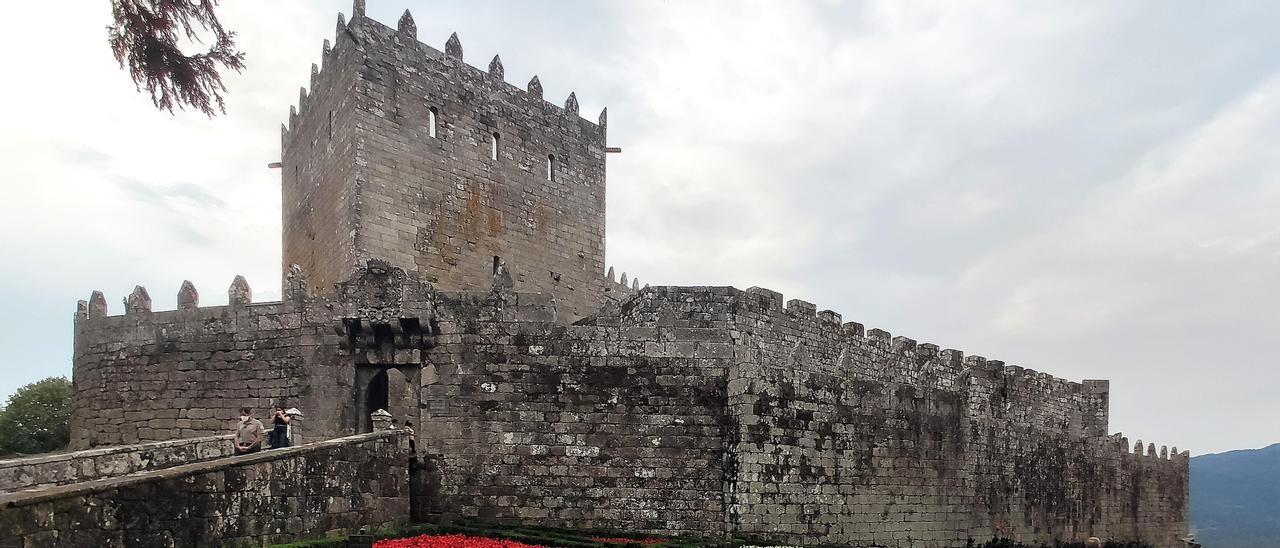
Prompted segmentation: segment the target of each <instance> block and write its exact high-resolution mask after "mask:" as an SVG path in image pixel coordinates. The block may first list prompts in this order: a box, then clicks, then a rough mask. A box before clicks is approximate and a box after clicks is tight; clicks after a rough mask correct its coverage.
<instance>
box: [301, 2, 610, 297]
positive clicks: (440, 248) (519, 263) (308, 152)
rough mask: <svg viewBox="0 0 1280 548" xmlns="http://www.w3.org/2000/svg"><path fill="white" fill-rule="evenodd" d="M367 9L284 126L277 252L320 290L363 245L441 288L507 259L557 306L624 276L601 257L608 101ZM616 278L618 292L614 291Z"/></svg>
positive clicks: (354, 261) (489, 274)
mask: <svg viewBox="0 0 1280 548" xmlns="http://www.w3.org/2000/svg"><path fill="white" fill-rule="evenodd" d="M488 67H489V68H488V70H487V71H485V70H480V69H477V68H474V67H472V66H470V65H468V64H466V63H464V62H463V50H462V45H461V42H460V41H459V40H458V36H457V35H456V34H455V35H453V36H451V37H450V38H449V40H448V43H446V45H445V51H443V52H441V51H439V50H436V49H434V48H431V47H429V46H427V45H425V44H423V43H420V42H419V41H418V40H417V26H416V25H415V23H414V21H413V17H412V15H410V14H409V12H407V11H406V12H405V14H404V16H402V17H401V18H400V21H399V23H398V25H397V28H391V27H388V26H386V25H383V24H381V23H379V22H377V21H375V20H373V19H371V18H369V17H367V16H365V13H364V2H363V0H357V2H356V4H355V7H354V11H353V14H352V17H351V21H350V22H347V21H344V20H343V18H342V16H341V15H339V18H338V28H337V37H336V40H335V42H334V43H333V45H332V47H331V46H330V44H329V42H328V41H326V42H325V45H324V53H323V63H322V65H321V66H317V65H312V67H311V85H310V86H309V87H310V90H309V91H308V89H306V88H304V89H302V90H301V92H300V96H299V99H298V103H299V104H298V107H297V108H296V110H291V112H290V114H289V123H288V125H287V126H286V127H283V128H282V130H281V132H282V136H281V141H282V145H281V146H282V155H281V160H282V161H281V167H282V170H281V171H282V189H283V190H282V194H283V196H282V205H283V217H284V218H283V228H284V230H283V259H284V261H283V262H284V264H283V266H284V267H285V268H284V270H285V271H287V270H288V267H289V266H290V265H294V264H297V265H299V266H301V268H302V271H303V272H305V273H306V274H307V276H308V278H309V280H310V287H311V288H313V289H312V291H314V292H315V293H317V294H330V293H332V292H333V286H334V284H335V283H337V282H339V281H342V280H345V279H347V278H349V277H350V276H351V274H352V272H354V271H355V269H356V268H357V266H359V265H361V264H364V262H365V261H366V260H368V259H370V258H381V259H385V260H388V261H389V262H390V263H391V264H392V265H394V266H398V267H401V268H404V269H406V270H410V271H417V272H418V275H419V276H421V278H422V279H424V280H426V281H429V282H431V283H432V284H434V285H435V286H436V287H438V288H440V289H443V290H471V289H488V288H489V287H491V285H492V284H493V279H494V274H495V273H496V272H497V271H498V268H499V266H500V265H502V264H505V265H506V268H507V269H508V270H509V271H510V273H511V276H512V278H513V282H514V285H515V289H516V290H518V291H526V292H545V293H551V294H552V295H553V296H554V297H555V299H556V303H557V308H558V315H559V317H560V318H561V320H562V321H571V320H573V319H576V318H579V317H582V316H585V315H587V314H589V313H591V312H592V311H594V310H595V309H596V308H598V307H599V306H600V305H601V304H602V303H603V302H604V300H605V299H606V297H607V295H608V293H609V292H610V291H613V292H624V291H625V290H624V289H623V288H620V287H619V286H618V285H617V284H614V283H611V282H610V281H609V280H608V279H607V278H606V277H605V275H604V272H605V257H604V251H605V115H604V113H603V112H602V113H601V115H600V119H599V122H598V123H592V122H590V121H588V120H585V119H583V118H581V117H580V116H579V115H578V102H577V98H576V97H575V96H574V95H573V94H570V95H569V97H568V99H567V100H566V101H565V102H564V105H563V107H561V106H556V105H553V104H551V103H549V102H547V101H546V100H544V99H543V96H542V85H541V83H540V82H539V81H538V78H537V77H536V76H535V77H534V78H533V79H532V80H531V81H530V82H529V84H528V86H527V89H519V88H517V87H515V86H513V85H511V84H508V83H507V82H506V81H505V80H504V79H503V69H502V62H501V60H500V59H499V58H498V57H497V56H496V55H495V56H494V57H493V60H492V61H491V62H490V63H489V65H488ZM615 294H616V293H615Z"/></svg>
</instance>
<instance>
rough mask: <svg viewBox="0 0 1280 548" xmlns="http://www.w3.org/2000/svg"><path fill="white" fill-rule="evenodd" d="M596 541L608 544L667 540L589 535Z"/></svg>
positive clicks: (654, 542) (661, 540)
mask: <svg viewBox="0 0 1280 548" xmlns="http://www.w3.org/2000/svg"><path fill="white" fill-rule="evenodd" d="M591 540H593V541H596V542H605V543H609V544H644V545H646V546H648V545H651V544H662V543H664V542H666V541H667V539H664V538H624V537H591Z"/></svg>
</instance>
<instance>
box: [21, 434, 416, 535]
mask: <svg viewBox="0 0 1280 548" xmlns="http://www.w3.org/2000/svg"><path fill="white" fill-rule="evenodd" d="M404 437H405V436H404V434H403V433H402V432H397V431H389V432H378V433H373V434H365V435H361V436H355V437H351V438H344V439H336V440H330V441H326V442H319V443H316V444H311V445H306V446H300V447H292V448H287V449H276V450H272V451H265V452H260V453H256V454H252V455H245V456H238V457H228V458H223V459H217V460H213V461H208V462H200V463H194V464H184V465H181V466H175V467H171V468H167V469H164V470H156V471H150V472H143V473H140V474H133V475H129V476H124V477H115V478H111V479H104V480H98V481H93V482H84V483H79V484H75V485H64V486H60V487H50V488H47V489H42V490H33V491H24V492H18V493H9V494H3V495H0V542H8V541H9V540H10V539H17V540H18V544H17V545H18V546H68V547H80V546H94V547H99V546H101V547H110V548H117V547H118V548H125V547H128V548H152V547H172V546H189V547H193V548H200V547H206V546H209V547H212V546H261V545H263V544H264V543H265V544H273V543H280V542H288V541H290V540H295V539H299V538H314V537H319V536H323V535H325V534H327V533H329V532H331V531H335V532H336V531H352V530H355V529H358V528H360V527H369V528H380V527H387V526H395V525H403V524H404V523H406V522H407V521H408V519H409V502H410V497H409V484H410V483H409V477H408V476H409V471H408V463H409V458H408V455H409V453H408V451H407V444H406V443H404V440H402V438H404ZM6 545H7V544H6Z"/></svg>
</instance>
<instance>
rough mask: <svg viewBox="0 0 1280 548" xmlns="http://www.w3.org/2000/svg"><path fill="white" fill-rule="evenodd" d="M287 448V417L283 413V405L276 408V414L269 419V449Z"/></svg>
mask: <svg viewBox="0 0 1280 548" xmlns="http://www.w3.org/2000/svg"><path fill="white" fill-rule="evenodd" d="M288 446H289V415H286V414H285V412H284V406H283V405H277V406H276V412H275V414H274V415H272V417H271V448H272V449H277V448H280V447H288Z"/></svg>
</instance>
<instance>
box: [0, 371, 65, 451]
mask: <svg viewBox="0 0 1280 548" xmlns="http://www.w3.org/2000/svg"><path fill="white" fill-rule="evenodd" d="M73 400H74V397H73V391H72V389H71V381H68V380H67V378H66V377H49V378H47V379H44V380H42V381H37V382H33V383H31V384H28V385H26V386H23V387H22V388H19V389H18V391H17V392H14V393H13V395H12V396H9V401H8V402H7V403H5V406H4V408H3V409H0V455H12V454H15V453H17V454H24V455H29V454H34V453H47V452H49V451H56V450H58V449H62V448H63V447H66V446H67V443H68V442H69V441H70V440H71V433H70V429H69V425H68V423H69V422H70V421H71V406H72V401H73Z"/></svg>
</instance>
